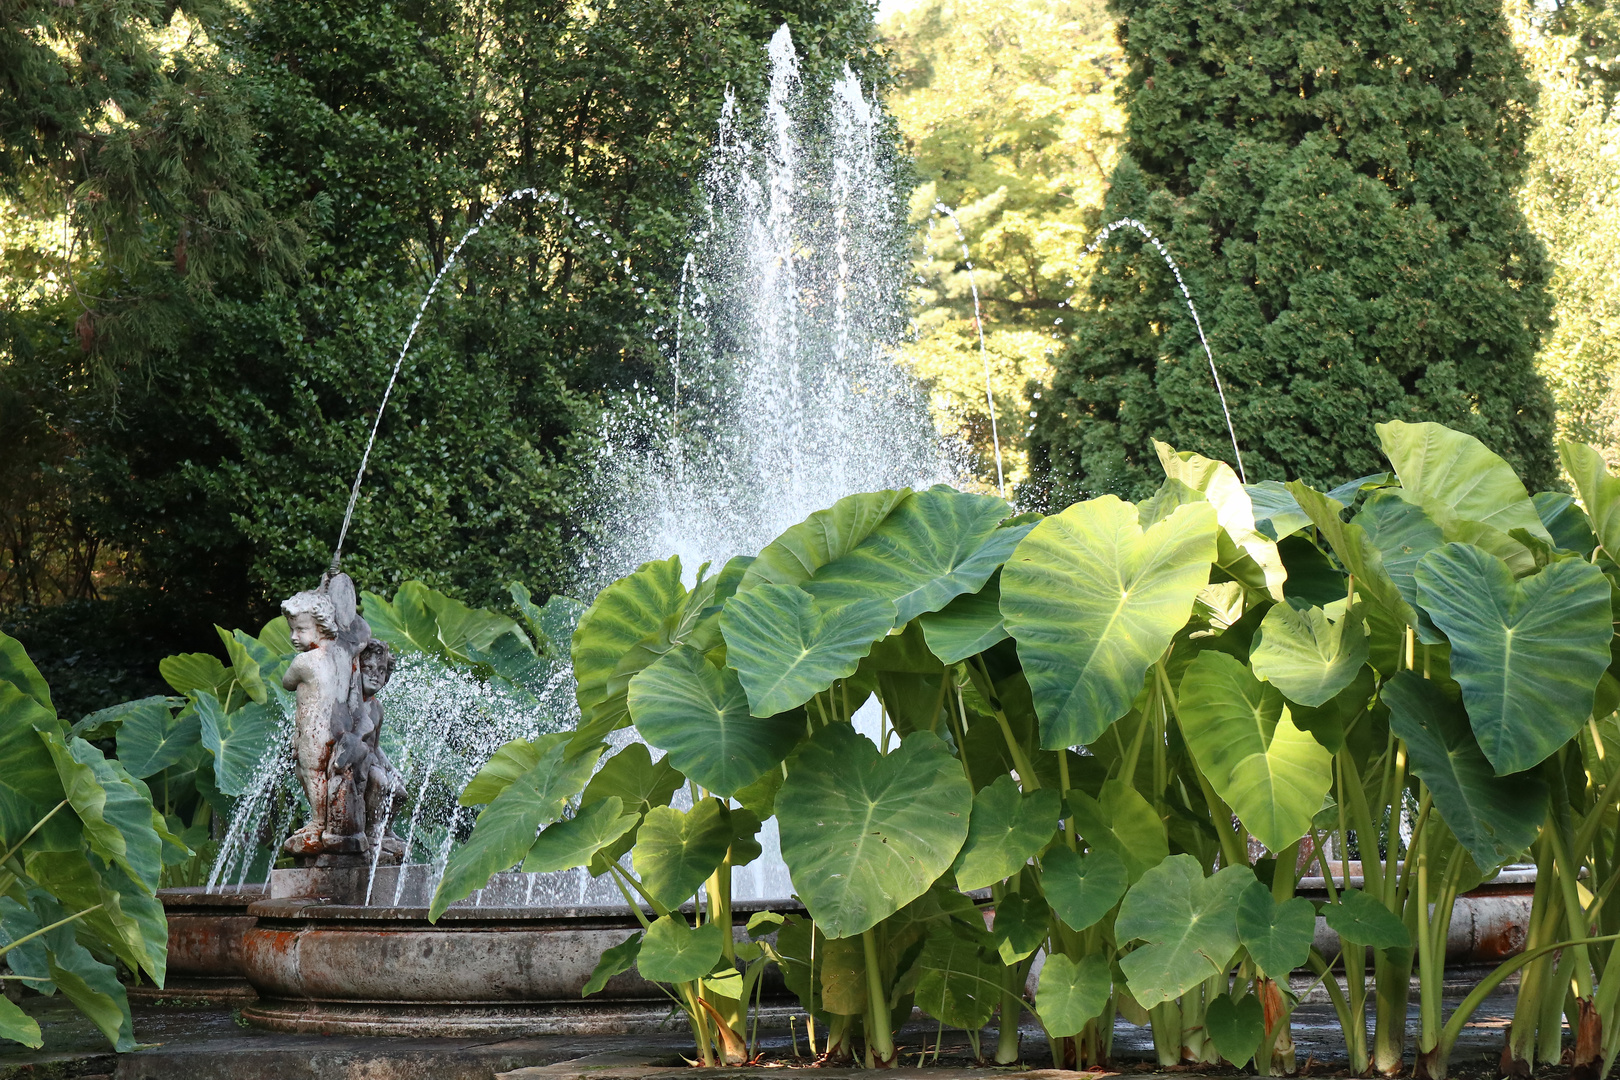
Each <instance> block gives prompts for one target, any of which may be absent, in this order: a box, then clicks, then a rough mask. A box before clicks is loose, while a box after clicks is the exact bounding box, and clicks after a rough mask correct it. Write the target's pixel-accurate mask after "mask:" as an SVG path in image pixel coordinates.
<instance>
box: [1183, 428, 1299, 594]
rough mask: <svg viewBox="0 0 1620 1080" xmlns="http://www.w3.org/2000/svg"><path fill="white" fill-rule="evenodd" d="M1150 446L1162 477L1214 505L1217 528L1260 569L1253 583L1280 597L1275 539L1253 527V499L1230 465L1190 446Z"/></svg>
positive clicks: (1284, 573) (1282, 576)
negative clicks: (1182, 485) (1177, 448)
mask: <svg viewBox="0 0 1620 1080" xmlns="http://www.w3.org/2000/svg"><path fill="white" fill-rule="evenodd" d="M1153 449H1154V450H1155V451H1157V452H1158V455H1159V465H1160V466H1161V467H1162V468H1163V469H1164V475H1165V476H1166V477H1168V478H1170V479H1173V480H1180V481H1181V482H1182V483H1183V484H1186V485H1187V486H1188V487H1190V488H1192V489H1193V490H1194V491H1196V492H1198V493H1199V494H1201V495H1203V496H1204V498H1206V499H1208V500H1209V502H1210V504H1211V505H1213V506H1214V507H1215V517H1216V520H1217V521H1219V522H1220V525H1221V528H1223V529H1225V530H1226V535H1227V536H1228V537H1230V538H1231V540H1232V542H1233V543H1235V544H1236V545H1237V546H1238V547H1239V548H1240V549H1242V551H1243V554H1245V555H1247V556H1248V557H1249V559H1251V560H1252V561H1253V562H1254V565H1255V567H1256V568H1257V569H1258V570H1259V571H1260V574H1261V580H1259V581H1256V582H1255V583H1254V584H1255V585H1256V586H1258V587H1259V588H1262V589H1264V590H1265V591H1266V592H1269V593H1270V594H1271V596H1272V599H1274V600H1281V599H1282V598H1283V594H1282V585H1283V580H1284V579H1285V578H1286V577H1287V576H1288V572H1287V571H1286V570H1284V569H1283V562H1282V558H1281V556H1279V555H1278V554H1277V542H1276V540H1275V539H1273V538H1272V537H1269V536H1267V535H1266V534H1265V533H1263V532H1261V531H1260V529H1259V528H1258V527H1257V525H1256V523H1255V512H1254V502H1253V500H1252V499H1251V498H1250V495H1249V491H1248V489H1247V488H1245V487H1244V486H1243V482H1242V481H1241V480H1239V479H1238V475H1237V473H1235V472H1233V471H1232V466H1230V465H1228V464H1227V463H1226V462H1224V461H1216V460H1215V459H1213V458H1207V457H1202V456H1200V455H1198V454H1195V453H1193V452H1191V451H1190V450H1183V451H1177V450H1176V449H1175V448H1174V447H1172V446H1170V445H1169V444H1168V443H1162V442H1160V441H1159V440H1157V439H1155V440H1153ZM1297 527H1298V526H1296V528H1297ZM1290 531H1292V530H1290Z"/></svg>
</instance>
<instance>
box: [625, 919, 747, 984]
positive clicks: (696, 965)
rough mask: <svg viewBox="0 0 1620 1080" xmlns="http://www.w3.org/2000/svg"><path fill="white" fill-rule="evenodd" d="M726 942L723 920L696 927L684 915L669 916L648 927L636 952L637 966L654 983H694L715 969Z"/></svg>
mask: <svg viewBox="0 0 1620 1080" xmlns="http://www.w3.org/2000/svg"><path fill="white" fill-rule="evenodd" d="M725 944H726V933H725V927H723V926H721V925H720V924H719V923H716V922H709V923H704V924H703V925H702V926H700V927H698V928H697V929H696V930H694V929H692V928H691V927H690V926H688V925H686V920H685V919H684V918H682V917H681V916H680V915H665V916H663V917H662V918H659V919H655V920H653V924H652V925H651V926H649V927H648V928H647V935H646V936H645V937H644V938H642V940H641V948H640V950H639V951H638V952H637V953H636V969H637V970H639V971H640V972H641V977H642V978H643V979H647V980H649V981H651V982H664V983H684V982H692V981H693V980H696V979H701V978H703V976H705V975H707V974H708V973H709V972H710V971H713V970H714V965H715V964H717V963H719V961H720V952H721V950H722V949H724V948H725Z"/></svg>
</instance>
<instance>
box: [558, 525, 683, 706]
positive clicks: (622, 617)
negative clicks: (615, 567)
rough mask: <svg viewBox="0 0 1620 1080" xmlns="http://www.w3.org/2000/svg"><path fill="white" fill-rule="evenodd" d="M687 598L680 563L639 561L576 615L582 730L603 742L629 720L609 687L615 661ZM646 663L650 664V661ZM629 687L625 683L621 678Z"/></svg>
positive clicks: (660, 625) (576, 668) (572, 646)
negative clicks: (637, 565) (581, 612)
mask: <svg viewBox="0 0 1620 1080" xmlns="http://www.w3.org/2000/svg"><path fill="white" fill-rule="evenodd" d="M685 599H686V587H685V586H683V585H682V584H681V560H680V558H679V557H678V556H677V557H672V558H669V559H666V560H664V561H663V562H648V563H643V564H642V565H641V567H640V568H639V569H637V570H636V572H635V573H633V574H629V575H626V576H625V577H622V578H620V579H619V580H618V581H615V582H614V583H613V584H611V585H609V586H608V587H607V588H605V589H603V590H602V591H601V592H600V593H598V594H597V596H596V600H595V601H594V602H593V603H592V604H591V606H590V607H589V608H587V609H586V610H585V614H584V615H582V616H580V619H579V626H578V627H576V628H575V630H574V636H573V639H572V641H571V643H570V654H571V656H572V657H573V661H574V678H575V679H576V680H577V686H576V688H575V690H574V696H575V697H576V698H577V699H578V700H579V712H580V728H581V733H582V734H584V733H585V732H586V731H587V730H588V731H589V732H590V733H591V734H592V735H593V736H595V737H596V738H601V737H602V736H603V735H606V734H607V733H608V732H610V731H612V730H614V729H615V728H617V727H622V726H624V724H625V723H627V722H628V720H629V710H628V706H627V705H626V704H625V701H624V698H623V696H622V693H620V694H615V693H614V692H613V691H612V689H611V688H610V687H609V685H608V684H609V682H610V681H612V679H613V676H614V672H615V671H616V670H617V669H618V666H619V661H620V660H622V659H624V656H625V654H626V653H628V652H629V651H630V650H631V649H633V648H635V646H636V645H637V644H638V643H639V642H641V641H642V640H643V639H645V638H648V637H651V636H653V635H655V634H657V633H658V632H659V630H660V629H661V628H663V626H664V623H665V620H667V619H672V618H673V617H674V616H675V615H676V614H677V613H678V612H679V611H680V607H681V602H682V601H683V600H685ZM649 662H650V661H649ZM625 683H626V688H628V680H625Z"/></svg>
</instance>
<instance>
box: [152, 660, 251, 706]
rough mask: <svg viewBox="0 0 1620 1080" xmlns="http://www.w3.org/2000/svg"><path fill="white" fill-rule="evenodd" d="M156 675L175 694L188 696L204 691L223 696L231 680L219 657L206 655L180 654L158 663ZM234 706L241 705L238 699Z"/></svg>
mask: <svg viewBox="0 0 1620 1080" xmlns="http://www.w3.org/2000/svg"><path fill="white" fill-rule="evenodd" d="M158 674H160V675H162V676H163V681H164V682H167V683H168V684H169V685H170V686H172V687H174V692H175V693H177V694H186V695H188V696H189V695H190V694H191V693H192V691H194V690H206V691H208V692H209V693H211V694H215V695H219V696H223V695H224V694H225V691H226V688H228V687H229V686H230V685H231V682H232V679H231V675H230V673H229V672H228V671H227V670H226V668H225V665H224V664H222V663H220V662H219V657H217V656H211V655H209V654H208V653H180V654H178V655H175V656H166V657H164V658H163V659H162V660H160V661H158ZM235 704H241V700H240V699H238V700H237V701H236V702H235Z"/></svg>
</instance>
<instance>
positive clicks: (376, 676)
mask: <svg viewBox="0 0 1620 1080" xmlns="http://www.w3.org/2000/svg"><path fill="white" fill-rule="evenodd" d="M386 685H388V665H387V664H386V663H378V662H376V661H372V660H368V661H365V662H364V663H362V664H361V665H360V688H361V689H362V690H364V691H365V695H366V697H368V698H369V697H372V696H374V695H375V694H376V693H377V691H379V690H381V689H382V688H383V687H384V686H386Z"/></svg>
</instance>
